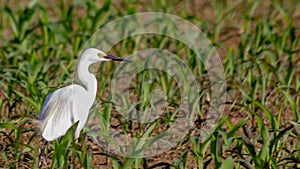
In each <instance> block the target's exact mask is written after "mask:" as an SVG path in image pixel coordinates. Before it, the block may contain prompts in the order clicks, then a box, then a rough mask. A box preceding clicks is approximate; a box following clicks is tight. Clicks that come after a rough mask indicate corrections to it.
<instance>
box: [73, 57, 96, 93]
mask: <svg viewBox="0 0 300 169" xmlns="http://www.w3.org/2000/svg"><path fill="white" fill-rule="evenodd" d="M77 76H78V79H79V80H80V81H81V82H82V84H83V85H84V88H85V89H86V91H87V92H88V94H89V95H90V97H91V98H95V97H96V93H97V79H96V77H95V75H94V74H92V73H90V72H89V64H88V63H83V64H81V65H80V66H78V70H77Z"/></svg>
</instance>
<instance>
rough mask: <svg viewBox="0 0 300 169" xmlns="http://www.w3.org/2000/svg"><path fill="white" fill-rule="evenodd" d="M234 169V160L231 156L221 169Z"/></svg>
mask: <svg viewBox="0 0 300 169" xmlns="http://www.w3.org/2000/svg"><path fill="white" fill-rule="evenodd" d="M233 168H234V160H233V158H232V157H231V156H229V157H228V158H227V159H226V160H225V161H224V162H223V164H222V165H221V167H220V169H233Z"/></svg>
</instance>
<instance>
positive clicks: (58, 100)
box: [39, 85, 78, 141]
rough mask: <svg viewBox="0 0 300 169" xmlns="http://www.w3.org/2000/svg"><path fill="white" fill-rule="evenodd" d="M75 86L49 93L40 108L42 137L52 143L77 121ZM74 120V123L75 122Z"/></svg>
mask: <svg viewBox="0 0 300 169" xmlns="http://www.w3.org/2000/svg"><path fill="white" fill-rule="evenodd" d="M74 88H75V85H70V86H67V87H64V88H61V89H58V90H56V91H54V92H52V93H50V94H49V95H48V96H47V97H46V99H45V101H44V103H43V106H42V109H41V113H40V116H39V122H40V129H41V131H42V136H43V137H44V138H45V139H46V140H48V141H52V140H54V139H56V138H58V137H60V136H62V135H64V134H65V133H66V131H67V130H68V129H69V128H70V127H71V126H72V124H74V123H75V122H76V121H77V120H76V119H78V117H76V116H77V113H76V112H75V111H76V110H75V108H74V101H73V95H74V92H76V91H77V90H74ZM75 120H76V121H75Z"/></svg>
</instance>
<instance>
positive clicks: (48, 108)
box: [39, 48, 124, 141]
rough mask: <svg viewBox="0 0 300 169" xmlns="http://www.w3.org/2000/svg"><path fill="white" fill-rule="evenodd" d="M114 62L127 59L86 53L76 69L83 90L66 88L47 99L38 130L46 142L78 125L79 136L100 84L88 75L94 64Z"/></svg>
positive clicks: (92, 52) (101, 53)
mask: <svg viewBox="0 0 300 169" xmlns="http://www.w3.org/2000/svg"><path fill="white" fill-rule="evenodd" d="M111 60H116V61H122V60H124V59H122V58H119V57H116V56H112V55H107V54H105V53H104V52H102V51H100V50H98V49H94V48H90V49H87V50H86V51H84V52H83V54H82V55H81V58H80V59H79V61H78V64H77V66H76V71H77V75H78V79H79V80H80V81H81V82H82V84H83V86H80V85H77V84H73V85H70V86H66V87H63V88H60V89H58V90H56V91H54V92H52V93H50V94H49V95H48V96H47V97H46V99H45V101H44V103H43V106H42V108H41V113H40V116H39V127H40V130H41V132H42V136H43V137H44V138H45V139H46V140H47V141H52V140H54V139H56V138H59V137H61V136H63V135H64V134H65V133H66V131H67V130H68V129H69V128H70V127H71V126H72V125H73V124H74V123H75V122H77V121H79V123H78V126H77V129H76V132H75V135H76V136H79V133H80V131H81V130H82V128H83V127H84V125H85V123H86V121H87V117H88V113H89V110H90V108H91V106H92V104H93V102H94V100H95V97H96V93H97V80H96V78H95V76H94V75H93V74H92V73H90V72H89V66H90V65H91V64H93V63H97V62H101V61H111Z"/></svg>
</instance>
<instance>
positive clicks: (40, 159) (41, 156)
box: [39, 141, 48, 168]
mask: <svg viewBox="0 0 300 169" xmlns="http://www.w3.org/2000/svg"><path fill="white" fill-rule="evenodd" d="M47 145H48V141H45V143H44V145H43V147H42V149H41V153H40V155H39V168H41V167H42V165H43V161H44V155H45V149H46V147H47Z"/></svg>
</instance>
